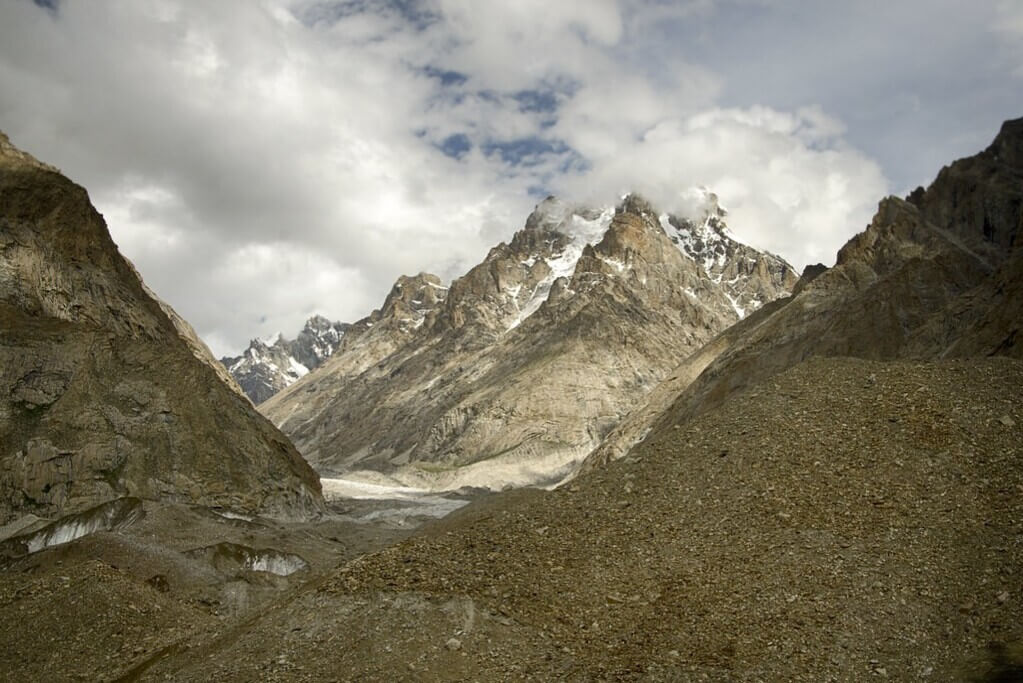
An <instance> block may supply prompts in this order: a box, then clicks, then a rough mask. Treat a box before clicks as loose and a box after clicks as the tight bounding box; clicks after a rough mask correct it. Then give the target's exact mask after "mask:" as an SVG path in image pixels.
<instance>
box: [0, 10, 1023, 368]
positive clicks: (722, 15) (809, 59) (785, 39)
mask: <svg viewBox="0 0 1023 683" xmlns="http://www.w3.org/2000/svg"><path fill="white" fill-rule="evenodd" d="M1021 85H1023V5H1021V4H1020V3H1017V2H1007V1H998V0H990V1H987V2H985V1H980V2H975V3H970V4H969V5H968V6H967V4H966V3H961V2H953V1H952V0H906V1H904V2H899V3H891V2H880V1H873V0H870V1H867V2H862V3H837V2H836V3H819V2H809V1H800V0H691V1H688V2H686V1H681V2H665V1H659V0H585V1H582V0H575V1H574V0H563V1H561V2H557V3H552V2H549V0H544V1H542V2H541V1H540V0H520V1H519V2H515V3H480V2H472V1H470V0H424V1H421V2H417V1H414V0H379V1H371V0H337V1H327V0H316V1H314V0H305V1H287V0H266V1H265V2H260V3H252V2H243V1H241V0H238V1H235V2H229V1H224V2H215V3H209V2H198V1H193V0H147V1H145V2H138V1H135V0H106V1H103V2H86V1H85V0H61V1H60V2H58V1H57V0H45V1H43V0H37V1H35V2H30V1H29V0H22V1H18V0H14V1H12V2H6V3H3V4H2V5H0V129H3V130H4V131H5V132H6V133H8V135H10V137H11V139H12V141H14V142H15V144H18V145H19V146H21V147H23V148H25V149H27V150H28V151H30V152H32V153H33V154H35V155H36V156H38V157H40V158H42V159H44V160H46V161H48V162H50V163H53V164H55V165H57V166H59V167H60V168H61V169H62V170H64V172H65V173H67V174H68V175H69V176H70V177H71V178H72V179H74V180H76V181H77V182H79V183H81V184H82V185H84V186H85V187H86V188H88V189H89V191H90V194H91V196H92V198H93V201H94V203H95V204H96V205H97V207H98V208H99V209H100V211H101V212H102V213H103V214H104V216H105V217H106V220H107V222H108V224H109V227H110V230H111V233H112V234H113V236H114V238H115V240H116V241H117V242H118V244H119V245H120V247H121V249H122V251H123V252H124V253H125V254H126V255H127V256H128V257H129V258H131V259H132V260H133V261H134V262H135V263H136V265H137V266H138V268H139V270H140V272H141V273H142V274H143V277H144V278H145V279H146V280H147V282H148V283H149V284H150V286H151V287H152V288H153V289H154V290H155V291H156V292H157V293H158V294H160V296H162V297H163V298H164V299H166V300H167V301H168V302H170V303H171V304H172V305H173V306H174V307H175V308H177V309H178V310H179V312H180V313H181V314H182V315H184V316H185V317H186V318H187V319H188V320H189V321H190V322H192V323H193V325H194V326H195V327H196V329H197V330H198V331H199V332H200V334H201V335H202V336H203V337H204V338H205V339H206V341H207V342H208V343H209V344H210V345H211V346H212V347H213V349H214V350H215V351H216V352H218V353H229V352H237V351H238V350H240V349H241V348H242V347H244V345H245V344H246V342H247V340H248V339H249V338H250V337H253V336H264V337H267V336H270V335H271V334H273V333H274V332H276V331H283V332H285V333H293V332H294V331H296V330H297V329H298V327H299V326H300V325H301V323H302V321H303V320H304V319H305V318H307V317H308V316H309V315H311V314H313V313H322V314H325V315H328V316H329V317H332V318H336V319H343V320H354V319H357V318H359V317H362V316H363V315H366V314H367V313H368V312H369V311H370V310H371V309H372V308H373V307H374V306H376V305H379V303H380V302H381V301H382V298H383V296H384V294H385V293H386V291H387V290H388V289H389V287H390V285H391V284H392V283H393V281H394V279H395V278H396V277H397V276H398V275H400V274H402V273H414V272H419V271H422V270H426V271H432V272H436V273H438V274H439V275H441V276H442V277H446V278H451V277H456V276H457V275H459V274H461V273H462V272H464V270H466V269H467V268H468V267H469V266H471V265H473V264H474V263H476V262H478V261H479V260H480V259H481V258H482V257H483V255H485V253H486V251H487V250H488V249H489V248H490V247H491V246H493V245H494V244H496V243H497V242H498V241H500V240H506V239H508V238H509V237H510V236H511V234H512V233H513V232H514V231H515V230H516V229H517V228H519V227H520V226H521V225H522V223H523V221H524V220H525V217H526V215H527V214H528V212H529V210H530V209H531V208H532V206H533V205H534V204H535V203H536V202H537V201H538V199H540V198H541V197H542V196H544V195H546V194H547V193H557V194H561V195H564V196H565V197H567V198H569V199H572V200H577V201H584V202H592V203H596V204H608V203H611V202H613V201H614V200H615V198H616V197H618V196H620V195H621V194H622V193H623V192H627V191H631V190H638V191H641V192H643V193H644V194H647V195H649V196H650V198H651V199H653V200H654V201H655V202H656V203H658V204H659V205H661V206H662V207H663V208H665V209H669V210H675V209H677V210H684V208H685V204H686V201H687V200H686V197H688V196H690V195H689V194H687V190H689V189H690V188H692V187H693V186H698V185H701V186H707V187H710V188H712V189H714V190H715V191H716V192H717V193H718V194H719V196H720V197H721V199H722V201H723V203H724V204H725V205H726V206H728V208H729V209H730V211H731V216H730V225H731V227H732V229H733V231H734V232H735V233H736V234H737V235H738V236H739V237H740V238H742V239H745V240H746V241H749V242H751V243H752V244H754V245H756V246H760V247H764V248H768V249H771V250H772V251H775V252H777V253H780V254H781V255H783V256H785V257H786V258H788V259H790V260H791V261H792V262H793V263H794V264H796V265H797V266H801V265H803V264H805V263H808V262H812V261H824V262H829V261H830V260H831V259H833V257H834V252H835V250H836V249H837V247H838V246H839V245H840V244H841V243H842V242H844V241H845V239H847V238H848V237H849V236H850V235H851V234H853V233H854V232H856V231H858V230H859V229H861V228H862V227H863V225H864V224H865V223H866V222H867V221H868V220H869V218H870V215H871V213H872V212H873V209H874V207H875V206H876V203H877V201H878V199H879V198H880V197H881V196H882V195H884V194H886V193H889V192H899V193H901V192H905V191H908V190H909V189H911V188H912V187H914V186H915V185H917V184H922V183H926V182H928V181H929V180H930V179H931V178H932V177H933V175H934V173H935V172H936V171H937V170H938V168H939V167H940V166H941V165H942V164H943V163H947V162H948V161H950V160H952V159H953V158H956V157H958V156H962V155H965V154H969V153H972V152H974V151H976V150H977V149H979V148H981V147H982V146H983V145H984V144H986V142H987V141H988V140H989V139H990V138H991V137H992V136H993V135H994V133H995V131H996V130H997V126H998V123H999V122H1000V121H1001V120H1003V119H1006V118H1011V117H1015V116H1019V115H1021V114H1023V88H1021V87H1020V86H1021Z"/></svg>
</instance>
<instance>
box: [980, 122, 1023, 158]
mask: <svg viewBox="0 0 1023 683" xmlns="http://www.w3.org/2000/svg"><path fill="white" fill-rule="evenodd" d="M986 151H987V152H988V153H990V154H993V155H994V156H995V159H996V160H998V161H1002V162H1004V163H1006V164H1009V165H1010V166H1014V167H1016V168H1020V167H1023V118H1019V119H1012V120H1010V121H1006V122H1005V123H1003V124H1002V128H1001V130H999V131H998V135H997V136H996V137H995V139H994V142H992V143H991V146H990V147H988V148H987V150H986Z"/></svg>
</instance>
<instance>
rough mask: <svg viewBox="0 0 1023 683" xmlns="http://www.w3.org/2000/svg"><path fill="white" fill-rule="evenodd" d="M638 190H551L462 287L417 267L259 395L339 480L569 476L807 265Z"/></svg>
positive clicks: (447, 485)
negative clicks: (338, 340)
mask: <svg viewBox="0 0 1023 683" xmlns="http://www.w3.org/2000/svg"><path fill="white" fill-rule="evenodd" d="M700 196H701V197H702V199H703V202H702V207H703V208H702V210H701V211H699V212H697V215H695V216H693V217H689V218H680V217H677V216H671V215H667V214H664V213H660V212H658V211H657V210H656V209H655V208H654V207H652V206H650V205H649V204H648V203H647V202H645V201H644V200H643V199H641V198H640V197H637V196H628V197H626V198H625V199H624V200H623V201H622V202H621V204H620V205H619V206H617V207H616V208H608V209H603V210H591V209H586V208H582V207H578V206H573V205H571V204H569V203H566V202H564V201H561V200H558V199H555V198H548V199H547V200H545V201H543V202H542V203H540V204H539V205H538V206H537V207H536V210H535V211H534V212H533V213H532V214H531V215H530V216H529V218H528V219H527V221H526V224H525V227H524V228H523V229H522V230H520V231H519V232H517V233H516V234H515V236H514V237H513V238H512V240H511V241H510V242H509V243H507V244H504V243H502V244H499V245H498V246H496V247H494V248H493V249H492V250H491V251H490V253H489V254H488V255H487V257H486V258H485V259H484V260H483V262H482V263H480V264H479V265H477V266H476V267H474V268H473V269H471V270H470V271H469V272H468V273H466V274H465V275H464V276H463V277H461V278H459V279H457V280H455V281H454V282H453V283H451V285H450V288H449V287H447V286H444V285H442V284H441V282H440V280H438V279H437V278H435V277H433V276H430V275H425V274H421V275H419V276H416V277H415V278H402V279H401V280H399V282H398V283H397V284H396V285H395V287H394V289H393V290H392V292H391V294H390V295H389V296H388V297H387V300H386V302H385V304H384V306H383V307H382V308H381V309H380V311H377V312H375V313H374V314H373V315H371V316H370V317H369V318H367V319H366V320H363V321H360V322H359V323H356V324H355V325H353V326H352V328H350V329H349V330H348V332H347V334H346V336H345V338H344V340H343V342H342V346H341V348H340V349H339V350H338V351H337V352H336V353H335V354H334V355H333V357H332V358H331V359H330V360H329V361H328V362H327V363H325V364H324V365H323V366H322V367H321V368H320V369H319V370H318V371H317V372H314V373H311V374H310V375H308V376H307V377H304V378H302V379H301V380H299V381H297V382H295V383H294V384H293V385H291V386H289V387H288V388H287V389H286V390H284V391H282V392H280V393H279V394H277V395H275V396H274V397H273V398H272V399H270V400H269V401H267V402H266V403H264V404H262V406H261V410H262V411H263V412H264V414H266V415H267V416H268V417H270V419H272V420H273V421H274V422H275V423H276V424H277V425H278V426H279V427H280V428H281V429H282V431H284V432H285V433H286V434H288V436H289V437H290V438H291V439H292V440H293V441H294V442H295V444H296V445H297V446H298V447H299V449H300V450H301V451H302V453H303V455H305V457H306V458H308V459H309V461H310V462H311V463H312V464H313V466H314V467H316V468H317V469H318V470H319V471H320V472H321V473H322V474H325V475H331V476H333V475H344V476H346V477H352V476H354V477H358V478H362V479H367V480H369V481H390V482H393V481H395V480H397V481H398V482H400V483H403V484H409V485H414V486H421V487H427V488H439V489H453V488H458V487H462V486H473V487H486V488H491V489H499V488H502V487H505V486H521V485H527V484H552V483H556V482H558V481H561V480H563V479H564V478H565V477H567V476H570V475H571V474H572V473H573V472H574V470H575V468H576V467H577V465H578V463H579V462H580V461H582V459H583V458H585V457H586V456H587V455H588V454H589V453H590V452H591V451H592V450H593V449H594V448H596V447H597V446H598V445H599V444H600V443H601V441H602V440H603V439H604V437H605V436H606V435H607V434H608V433H609V432H610V431H611V430H613V429H614V428H615V427H616V426H617V425H618V423H619V422H620V421H621V420H622V418H623V417H624V416H625V415H627V414H628V413H629V412H630V411H631V410H632V409H633V408H634V407H635V406H636V404H637V403H638V402H639V401H641V400H642V397H643V396H644V395H645V394H646V393H648V392H649V391H650V390H651V389H653V388H654V387H655V386H657V384H658V383H659V382H660V381H661V380H662V379H664V377H665V371H666V370H667V369H670V368H671V367H673V366H674V365H676V364H677V363H678V362H679V361H681V360H682V359H684V358H686V357H688V356H689V355H690V354H692V353H693V352H694V351H696V350H697V349H699V348H700V347H701V346H702V345H703V344H705V343H706V342H707V341H709V340H710V339H711V338H712V337H713V336H714V335H715V334H717V333H718V332H720V331H722V330H724V329H725V328H727V327H728V326H730V325H731V324H733V323H735V322H736V321H737V320H739V319H740V318H742V317H743V316H744V315H745V314H746V313H748V312H750V311H754V310H756V309H757V308H759V307H760V306H762V305H763V304H765V303H768V302H770V301H772V300H774V299H777V298H779V297H781V296H785V295H787V294H788V292H789V290H790V289H791V287H792V286H793V285H794V284H795V281H796V276H795V273H794V272H793V271H792V268H791V267H790V266H789V265H788V264H786V263H785V262H784V261H783V260H781V259H780V258H778V257H776V256H773V255H771V254H767V253H763V252H760V251H757V250H755V249H753V248H751V247H749V246H747V245H744V244H741V243H739V242H738V241H736V240H735V239H734V238H733V237H731V235H730V233H729V231H728V229H727V226H726V224H725V211H724V210H723V209H722V208H721V207H720V206H719V205H718V202H717V198H716V197H715V196H714V195H713V194H711V193H709V192H705V191H703V192H701V195H700Z"/></svg>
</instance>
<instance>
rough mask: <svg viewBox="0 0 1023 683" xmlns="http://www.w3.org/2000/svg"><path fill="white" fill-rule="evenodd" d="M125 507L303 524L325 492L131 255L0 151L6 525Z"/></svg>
mask: <svg viewBox="0 0 1023 683" xmlns="http://www.w3.org/2000/svg"><path fill="white" fill-rule="evenodd" d="M123 496H134V497H138V498H142V499H156V500H175V501H179V502H188V503H196V504H202V505H207V506H218V507H222V508H227V509H231V510H237V511H243V512H254V511H261V512H264V513H268V514H273V515H278V516H285V517H291V516H299V517H304V516H307V515H309V514H311V513H316V512H317V511H318V510H320V509H321V507H322V498H321V496H320V484H319V480H318V478H317V476H316V474H315V473H314V472H313V471H312V470H311V469H310V468H309V466H308V465H307V464H306V463H305V461H304V460H303V459H302V457H301V456H300V455H299V454H298V452H297V451H296V450H295V449H294V447H293V446H292V445H291V444H290V443H289V442H288V440H287V439H286V438H284V437H283V436H282V435H281V434H280V433H279V432H278V431H277V430H276V429H275V428H274V427H273V426H272V425H271V424H270V423H269V422H267V421H266V420H265V419H263V418H262V416H260V415H259V414H258V413H257V412H256V411H255V409H254V408H253V407H252V405H251V404H250V403H249V401H248V400H246V399H245V397H244V396H242V395H241V394H240V392H238V391H237V385H235V384H234V383H233V380H231V378H230V377H229V376H228V375H227V373H226V371H225V370H224V368H223V367H222V366H221V365H220V364H219V363H218V362H217V361H216V360H215V359H214V358H213V357H212V356H211V354H210V352H209V350H208V349H207V348H206V346H205V345H204V344H203V343H202V342H201V341H199V339H198V338H197V337H196V336H195V333H194V332H193V331H192V329H191V327H189V326H188V325H187V323H185V322H184V321H183V320H181V319H180V318H179V317H178V316H177V315H176V314H174V313H173V311H171V309H170V307H169V306H167V305H166V304H164V303H163V302H161V301H159V300H158V299H156V298H155V297H154V296H153V295H152V293H151V292H149V291H148V290H147V289H146V288H145V286H144V285H143V284H142V281H141V280H140V278H139V276H138V274H137V273H136V272H135V270H134V268H133V267H132V266H131V264H130V263H129V262H128V261H127V260H125V259H124V258H123V257H122V256H121V255H120V253H119V252H118V250H117V247H116V245H115V244H114V243H113V241H112V240H111V238H110V235H109V233H108V232H107V229H106V225H105V224H104V222H103V218H102V217H101V216H100V215H99V214H98V213H97V212H96V210H95V209H94V208H93V207H92V205H91V204H90V203H89V198H88V195H87V194H86V192H85V190H84V189H82V188H81V187H79V186H77V185H75V184H74V183H72V182H71V181H69V180H68V179H67V178H65V177H63V176H62V175H61V174H60V173H58V172H57V171H56V170H55V169H53V168H51V167H49V166H46V165H44V164H42V163H40V162H38V161H36V160H35V159H33V158H32V157H30V156H29V155H27V154H24V153H23V152H20V151H19V150H17V149H15V148H14V147H13V146H12V145H11V144H10V142H9V141H8V140H7V138H6V137H2V136H0V520H2V521H3V522H7V521H10V520H12V519H14V518H16V517H19V516H22V515H25V514H34V515H39V516H44V517H50V516H63V515H67V514H70V513H74V512H79V511H82V510H84V509H85V508H89V507H92V506H95V505H97V504H99V503H102V502H104V501H107V500H110V499H115V498H119V497H123Z"/></svg>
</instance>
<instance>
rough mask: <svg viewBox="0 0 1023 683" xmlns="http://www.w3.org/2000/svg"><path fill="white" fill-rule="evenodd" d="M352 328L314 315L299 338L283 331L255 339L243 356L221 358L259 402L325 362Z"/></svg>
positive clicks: (244, 387) (299, 334)
mask: <svg viewBox="0 0 1023 683" xmlns="http://www.w3.org/2000/svg"><path fill="white" fill-rule="evenodd" d="M350 327H351V326H350V325H348V324H347V323H340V322H332V321H330V320H328V319H327V318H325V317H323V316H322V315H314V316H313V317H311V318H309V320H307V321H306V323H305V326H304V327H303V328H302V331H301V332H299V333H298V336H297V338H296V339H294V340H290V339H287V338H285V337H284V335H282V334H280V333H278V334H277V335H276V336H275V337H273V338H272V339H270V340H264V339H258V338H257V339H253V340H252V341H251V342H249V347H248V348H247V349H245V351H244V352H243V353H242V354H241V355H240V356H234V357H228V358H222V359H221V361H220V362H221V363H222V364H223V365H224V367H226V368H227V370H228V372H230V374H231V376H232V377H234V379H235V381H236V382H237V383H238V385H239V386H240V387H241V388H242V391H244V392H245V395H246V396H248V397H249V399H250V400H251V401H252V402H253V403H255V404H256V405H259V404H260V403H262V402H263V401H265V400H267V399H268V398H270V397H271V396H273V395H274V394H276V393H277V392H278V391H281V390H282V389H284V388H285V387H288V386H290V385H291V384H293V383H294V382H295V381H296V380H298V379H300V378H301V377H304V376H305V375H307V374H308V373H309V372H310V371H311V370H315V369H316V368H318V367H319V366H320V365H322V364H323V363H324V361H326V360H327V359H328V358H330V356H331V355H333V353H334V352H335V351H336V350H337V349H338V347H339V346H340V345H341V340H342V339H343V338H344V336H345V334H346V332H347V331H348V330H349V328H350Z"/></svg>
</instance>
